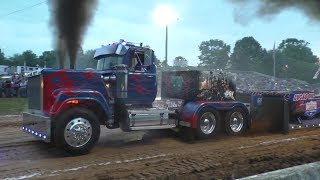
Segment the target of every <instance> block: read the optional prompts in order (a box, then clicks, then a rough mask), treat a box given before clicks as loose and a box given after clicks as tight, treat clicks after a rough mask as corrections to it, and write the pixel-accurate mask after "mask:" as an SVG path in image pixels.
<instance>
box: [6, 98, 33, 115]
mask: <svg viewBox="0 0 320 180" xmlns="http://www.w3.org/2000/svg"><path fill="white" fill-rule="evenodd" d="M26 108H27V99H26V98H0V115H8V114H20V113H21V112H23V111H25V110H26Z"/></svg>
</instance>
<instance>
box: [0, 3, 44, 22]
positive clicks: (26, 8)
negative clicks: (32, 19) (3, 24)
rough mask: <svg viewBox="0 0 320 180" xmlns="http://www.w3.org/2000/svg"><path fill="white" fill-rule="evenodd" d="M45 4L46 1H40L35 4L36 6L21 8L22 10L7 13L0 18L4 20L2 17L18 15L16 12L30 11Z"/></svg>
mask: <svg viewBox="0 0 320 180" xmlns="http://www.w3.org/2000/svg"><path fill="white" fill-rule="evenodd" d="M45 2H47V1H42V2H39V3H37V4H33V5H31V6H28V7H25V8H22V9H19V10H15V11H12V12H10V13H8V14H5V15H3V16H0V18H4V17H7V16H10V15H12V14H15V13H18V12H21V11H24V10H28V9H31V8H33V7H36V6H40V5H41V4H43V3H45Z"/></svg>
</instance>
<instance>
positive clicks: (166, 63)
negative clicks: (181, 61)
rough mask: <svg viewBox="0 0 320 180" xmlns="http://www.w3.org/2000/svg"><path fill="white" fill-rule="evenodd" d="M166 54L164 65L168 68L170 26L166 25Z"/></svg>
mask: <svg viewBox="0 0 320 180" xmlns="http://www.w3.org/2000/svg"><path fill="white" fill-rule="evenodd" d="M165 48H166V50H165V51H166V52H165V59H164V61H165V63H164V65H165V67H167V66H168V25H166V47H165Z"/></svg>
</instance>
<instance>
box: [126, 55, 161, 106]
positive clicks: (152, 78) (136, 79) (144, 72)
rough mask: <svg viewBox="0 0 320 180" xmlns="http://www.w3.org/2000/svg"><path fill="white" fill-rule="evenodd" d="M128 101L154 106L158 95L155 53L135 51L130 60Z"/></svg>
mask: <svg viewBox="0 0 320 180" xmlns="http://www.w3.org/2000/svg"><path fill="white" fill-rule="evenodd" d="M128 67H129V76H128V101H129V103H132V104H152V102H153V101H154V99H155V97H156V94H157V80H156V79H157V78H156V66H155V65H154V55H153V51H152V50H150V49H144V50H143V51H142V50H134V51H133V52H132V54H131V57H130V58H129V66H128Z"/></svg>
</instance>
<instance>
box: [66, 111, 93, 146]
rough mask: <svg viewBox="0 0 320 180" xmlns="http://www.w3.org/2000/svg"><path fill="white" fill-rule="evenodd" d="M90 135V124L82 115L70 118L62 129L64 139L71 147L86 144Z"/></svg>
mask: <svg viewBox="0 0 320 180" xmlns="http://www.w3.org/2000/svg"><path fill="white" fill-rule="evenodd" d="M91 136H92V127H91V124H90V122H89V121H88V120H87V119H85V118H82V117H78V118H75V119H72V120H71V121H70V122H69V123H68V124H67V126H66V127H65V129H64V139H65V140H66V142H67V143H68V145H70V146H72V147H81V146H83V145H85V144H87V143H88V142H89V140H90V139H91Z"/></svg>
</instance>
